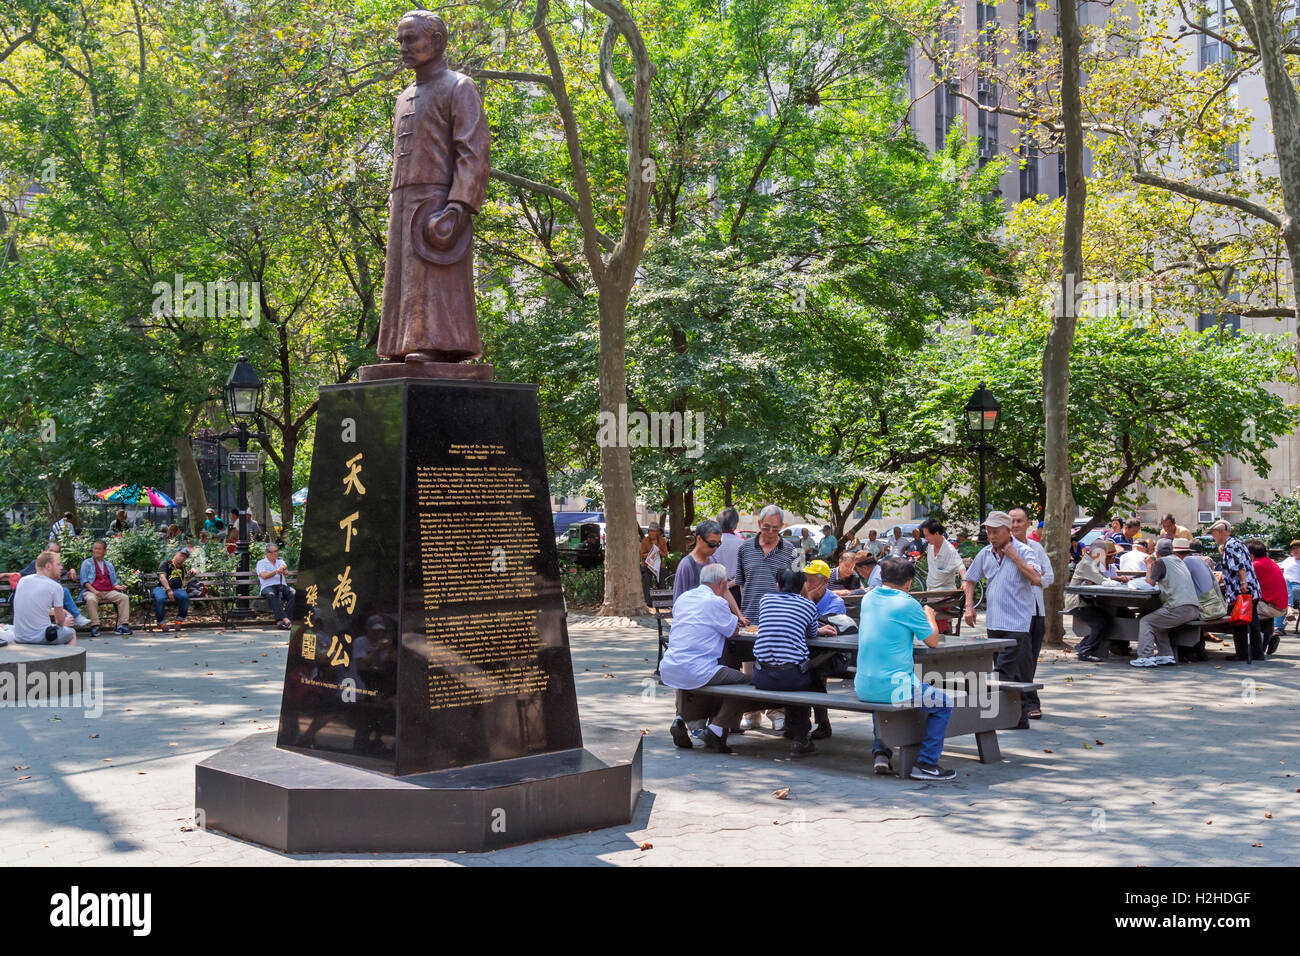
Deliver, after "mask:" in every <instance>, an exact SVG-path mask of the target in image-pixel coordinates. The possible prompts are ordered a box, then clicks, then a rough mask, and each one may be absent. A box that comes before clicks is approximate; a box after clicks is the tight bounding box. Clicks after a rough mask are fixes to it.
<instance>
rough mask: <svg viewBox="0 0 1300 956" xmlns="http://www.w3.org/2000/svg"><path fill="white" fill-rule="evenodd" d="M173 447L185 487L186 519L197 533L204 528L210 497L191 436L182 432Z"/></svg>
mask: <svg viewBox="0 0 1300 956" xmlns="http://www.w3.org/2000/svg"><path fill="white" fill-rule="evenodd" d="M172 447H174V448H175V449H176V467H177V469H178V470H179V471H180V473H181V486H182V487H183V488H184V489H185V511H186V518H185V520H186V523H187V524H188V525H189V533H190V534H194V535H197V534H198V533H199V531H201V530H202V528H203V515H204V512H206V511H207V510H208V497H207V494H206V493H205V492H204V490H203V478H202V477H201V476H200V475H199V465H198V462H196V461H195V460H194V446H192V445H191V444H190V436H189V435H184V434H182V435H177V436H175V437H174V438H172Z"/></svg>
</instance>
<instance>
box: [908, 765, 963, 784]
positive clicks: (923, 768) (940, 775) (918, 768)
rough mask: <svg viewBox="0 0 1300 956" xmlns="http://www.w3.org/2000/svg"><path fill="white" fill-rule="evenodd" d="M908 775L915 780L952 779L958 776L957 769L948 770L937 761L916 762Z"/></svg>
mask: <svg viewBox="0 0 1300 956" xmlns="http://www.w3.org/2000/svg"><path fill="white" fill-rule="evenodd" d="M908 776H909V777H911V778H912V779H913V780H951V779H953V778H954V777H956V776H957V771H956V770H947V769H945V768H944V767H940V766H939V765H938V764H937V763H914V764H912V772H911V773H909V774H908Z"/></svg>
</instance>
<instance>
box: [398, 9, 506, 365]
mask: <svg viewBox="0 0 1300 956" xmlns="http://www.w3.org/2000/svg"><path fill="white" fill-rule="evenodd" d="M397 42H398V45H399V46H400V47H401V51H402V63H403V64H404V65H405V66H406V67H408V68H409V69H413V70H414V71H415V82H414V83H413V84H411V85H410V86H408V87H407V88H406V89H405V90H403V91H402V94H401V96H399V97H398V98H397V110H396V115H395V116H394V123H393V126H394V130H393V132H394V141H393V182H392V188H391V192H390V196H389V221H388V259H387V262H386V263H385V265H384V307H383V315H382V316H381V318H380V320H379V348H378V351H379V356H380V358H382V359H384V360H385V361H387V362H402V361H405V362H463V361H468V360H472V359H477V358H480V357H481V356H482V354H483V346H482V341H481V339H480V338H479V331H478V317H477V312H476V309H475V305H474V250H473V242H474V227H473V224H472V222H471V219H470V217H471V216H473V215H474V214H475V213H477V212H478V211H479V207H480V206H482V204H483V199H484V195H485V192H486V189H487V181H488V172H489V170H490V169H491V164H490V162H489V160H488V143H489V139H490V137H489V133H488V124H487V117H486V116H485V115H484V113H483V101H482V99H480V97H479V94H478V90H477V89H476V88H475V86H474V81H473V80H472V79H471V78H470V77H468V76H466V75H464V74H463V73H456V72H454V71H453V70H449V69H448V68H447V63H446V60H445V59H444V58H443V54H444V53H445V52H446V49H447V24H446V22H445V21H444V20H443V19H442V18H441V17H439V16H437V15H436V14H433V13H430V12H429V11H427V10H413V11H411V12H410V13H408V14H406V15H405V16H403V17H402V19H401V22H400V23H399V24H398V26H397Z"/></svg>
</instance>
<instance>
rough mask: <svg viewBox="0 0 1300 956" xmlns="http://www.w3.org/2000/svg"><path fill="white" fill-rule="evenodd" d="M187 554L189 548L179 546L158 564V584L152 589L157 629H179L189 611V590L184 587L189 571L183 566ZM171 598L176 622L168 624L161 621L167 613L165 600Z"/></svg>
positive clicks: (187, 556) (188, 554)
mask: <svg viewBox="0 0 1300 956" xmlns="http://www.w3.org/2000/svg"><path fill="white" fill-rule="evenodd" d="M189 556H190V549H189V548H181V549H180V550H179V551H177V552H176V553H175V554H173V555H170V556H168V557H166V558H164V559H163V563H162V564H160V565H158V585H157V586H156V587H155V588H154V589H153V613H154V617H156V618H157V619H158V629H159V630H162V631H167V630H171V631H179V630H180V629H181V622H182V621H184V620H185V615H186V614H188V613H189V610H190V592H189V591H187V590H186V589H185V579H186V578H187V577H188V576H189V573H190V570H189V568H187V567H185V562H186V561H187V560H188V559H189ZM171 600H175V602H176V622H175V623H174V624H171V625H168V624H165V623H163V619H164V618H165V617H166V613H167V602H168V601H171Z"/></svg>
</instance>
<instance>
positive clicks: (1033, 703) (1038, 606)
mask: <svg viewBox="0 0 1300 956" xmlns="http://www.w3.org/2000/svg"><path fill="white" fill-rule="evenodd" d="M1007 513H1008V514H1009V515H1011V533H1012V534H1013V535H1015V538H1016V540H1017V541H1019V542H1020V543H1021V544H1023V545H1026V546H1027V547H1028V548H1029V549H1030V550H1031V551H1033V552H1034V557H1035V558H1037V559H1038V566H1039V568H1040V569H1041V570H1042V572H1043V574H1042V581H1041V582H1040V583H1039V584H1035V585H1034V616H1033V617H1032V618H1030V619H1029V652H1030V659H1029V677H1028V679H1029V680H1031V681H1032V680H1033V679H1034V675H1035V674H1037V673H1038V655H1039V654H1040V653H1042V650H1043V635H1045V634H1046V633H1047V605H1046V603H1045V602H1044V601H1043V588H1045V587H1049V586H1050V585H1051V583H1052V582H1053V581H1055V580H1056V573H1055V572H1054V571H1053V570H1052V562H1051V560H1050V559H1049V558H1048V557H1047V551H1046V550H1044V548H1043V546H1042V544H1041V543H1039V542H1038V541H1037V540H1035V539H1033V538H1029V537H1027V535H1028V533H1029V512H1028V511H1026V510H1025V509H1024V508H1012V509H1011V510H1010V511H1009V512H1007ZM1025 699H1026V700H1028V701H1029V719H1030V720H1039V719H1041V718H1042V716H1043V709H1042V707H1041V705H1040V704H1039V700H1038V691H1036V690H1031V691H1029V692H1028V693H1026V694H1025Z"/></svg>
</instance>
